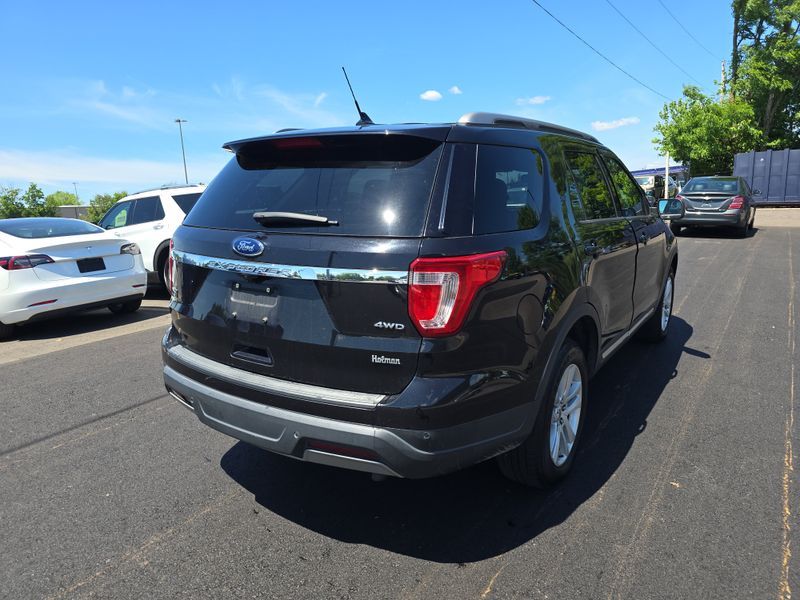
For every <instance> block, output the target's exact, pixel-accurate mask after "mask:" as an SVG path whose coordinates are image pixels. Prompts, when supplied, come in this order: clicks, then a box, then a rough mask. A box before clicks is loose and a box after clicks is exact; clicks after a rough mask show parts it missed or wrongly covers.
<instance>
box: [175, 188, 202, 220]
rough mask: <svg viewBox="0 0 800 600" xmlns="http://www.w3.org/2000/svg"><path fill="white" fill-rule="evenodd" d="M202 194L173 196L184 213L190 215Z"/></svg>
mask: <svg viewBox="0 0 800 600" xmlns="http://www.w3.org/2000/svg"><path fill="white" fill-rule="evenodd" d="M199 198H200V194H199V193H198V194H181V195H180V196H173V197H172V199H173V200H175V203H176V204H177V205H178V206H179V207H180V209H181V210H182V211H183V214H185V215H188V214H189V211H190V210H192V207H193V206H194V205H195V204H197V200H198V199H199Z"/></svg>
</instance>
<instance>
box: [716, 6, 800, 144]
mask: <svg viewBox="0 0 800 600" xmlns="http://www.w3.org/2000/svg"><path fill="white" fill-rule="evenodd" d="M731 7H732V13H733V50H732V56H731V88H730V89H731V95H732V97H734V98H736V99H741V100H744V101H745V102H747V103H748V104H749V105H750V106H751V107H752V108H753V111H754V113H755V117H756V121H757V123H758V126H759V128H760V129H761V132H762V138H763V139H762V147H768V148H783V147H791V146H794V145H797V144H798V143H800V0H733V2H732V5H731Z"/></svg>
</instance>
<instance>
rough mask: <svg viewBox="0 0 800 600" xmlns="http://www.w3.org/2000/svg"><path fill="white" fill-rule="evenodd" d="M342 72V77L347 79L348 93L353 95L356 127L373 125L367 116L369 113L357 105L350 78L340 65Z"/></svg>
mask: <svg viewBox="0 0 800 600" xmlns="http://www.w3.org/2000/svg"><path fill="white" fill-rule="evenodd" d="M342 73H344V78H345V80H346V81H347V87H349V88H350V94H352V96H353V102H355V103H356V110H357V111H358V123H356V127H361V126H362V125H375V123H373V122H372V119H370V118H369V115H368V114H367V113H365V112H364V111H362V110H361V107H360V106H359V105H358V100H356V95H355V92H353V86H352V85H350V78H349V77H348V76H347V71H345V70H344V67H342Z"/></svg>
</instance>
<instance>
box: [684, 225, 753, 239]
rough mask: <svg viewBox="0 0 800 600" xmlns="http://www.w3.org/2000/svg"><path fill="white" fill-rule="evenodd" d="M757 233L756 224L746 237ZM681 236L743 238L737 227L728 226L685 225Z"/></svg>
mask: <svg viewBox="0 0 800 600" xmlns="http://www.w3.org/2000/svg"><path fill="white" fill-rule="evenodd" d="M756 233H758V227H756V226H755V225H754V226H753V227H751V228H750V230H749V231H748V232H747V235H745V238H751V237H754V236H755V235H756ZM679 237H685V238H708V239H719V240H729V239H741V238H740V237H739V233H738V232H737V231H736V230H735V229H733V228H728V227H684V228H683V229H681V233H680V235H679Z"/></svg>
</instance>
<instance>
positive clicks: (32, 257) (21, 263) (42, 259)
mask: <svg viewBox="0 0 800 600" xmlns="http://www.w3.org/2000/svg"><path fill="white" fill-rule="evenodd" d="M53 262H55V261H54V260H53V259H52V258H50V257H49V256H47V255H46V254H28V255H27V256H3V257H0V269H5V270H6V271H19V270H21V269H32V268H33V267H38V266H39V265H46V264H50V263H53Z"/></svg>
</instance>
